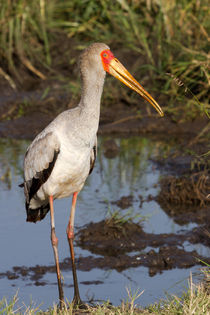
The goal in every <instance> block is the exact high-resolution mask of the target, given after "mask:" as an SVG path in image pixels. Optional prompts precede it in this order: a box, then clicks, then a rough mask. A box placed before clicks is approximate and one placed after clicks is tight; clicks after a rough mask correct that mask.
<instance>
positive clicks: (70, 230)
mask: <svg viewBox="0 0 210 315" xmlns="http://www.w3.org/2000/svg"><path fill="white" fill-rule="evenodd" d="M77 195H78V192H75V193H74V194H73V198H72V206H71V213H70V217H69V222H68V225H67V229H66V234H67V239H68V242H69V248H70V253H71V263H72V273H73V279H74V298H73V302H74V303H75V304H76V305H82V304H83V303H82V301H81V298H80V295H79V286H78V281H77V273H76V266H75V259H74V245H73V240H74V215H75V209H76V202H77Z"/></svg>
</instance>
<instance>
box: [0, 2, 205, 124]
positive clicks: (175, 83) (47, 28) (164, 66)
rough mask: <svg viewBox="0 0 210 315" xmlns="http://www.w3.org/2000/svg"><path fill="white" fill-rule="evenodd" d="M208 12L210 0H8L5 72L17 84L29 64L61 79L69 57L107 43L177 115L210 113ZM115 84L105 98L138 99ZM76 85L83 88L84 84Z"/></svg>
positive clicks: (2, 35) (2, 25) (0, 69)
mask: <svg viewBox="0 0 210 315" xmlns="http://www.w3.org/2000/svg"><path fill="white" fill-rule="evenodd" d="M209 14H210V7H209V2H208V0H202V1H197V0H190V1H188V0H181V1H179V0H172V1H167V0H162V1H158V0H139V1H136V0H117V1H111V0H100V1H96V0H87V1H80V2H78V1H77V0H71V1H70V0H68V1H64V0H19V1H11V0H2V1H1V4H0V75H1V76H3V77H4V78H5V79H6V80H7V81H8V82H9V84H10V85H11V86H12V87H13V88H14V89H15V88H16V87H17V86H19V85H20V84H21V82H22V75H21V71H23V69H25V71H28V72H30V73H31V74H33V76H35V77H38V78H40V79H42V80H45V79H46V78H50V77H52V76H54V77H55V76H57V78H58V77H59V78H61V77H62V68H63V67H64V64H65V62H63V61H62V59H65V58H66V59H65V60H67V63H68V65H67V66H71V65H72V64H74V63H75V60H76V57H75V56H77V55H78V51H80V50H81V49H83V48H84V47H86V46H87V45H88V44H89V43H90V42H94V41H103V42H106V43H107V44H108V45H110V46H111V47H112V49H113V51H114V52H116V54H117V53H118V54H117V55H121V54H123V60H124V61H125V62H124V63H126V61H127V62H128V63H129V64H130V66H129V67H131V69H130V70H131V72H132V73H134V74H135V76H136V77H137V78H138V79H139V80H140V79H141V82H142V81H143V82H142V83H143V85H144V83H146V86H147V88H148V89H149V90H150V91H151V89H153V93H154V94H156V95H157V97H158V99H159V100H160V103H161V105H164V103H165V107H164V110H165V111H167V112H168V113H170V114H171V115H172V116H173V117H174V118H175V119H182V118H184V117H185V118H186V117H187V118H194V117H196V116H198V115H203V114H206V115H209V109H210V107H209V103H208V92H209V83H210V76H209V69H210V61H209V60H210V56H209V41H210V38H209V29H210V19H209ZM61 38H62V43H63V45H61ZM65 42H69V45H68V49H65V47H64V46H65V45H64V43H65ZM60 46H62V47H64V48H63V51H62V47H60ZM58 48H59V49H58ZM67 50H68V51H67ZM73 51H76V52H77V53H76V54H75V53H74V54H73V53H72V52H73ZM67 56H68V58H67ZM126 58H127V59H126ZM121 59H122V58H121ZM131 61H132V62H131ZM59 66H60V69H59ZM69 75H71V73H70V74H69ZM65 76H66V74H65ZM63 79H64V75H63V77H62V80H63ZM68 80H69V79H68ZM109 84H110V87H112V90H111V93H110V91H108V89H106V91H105V93H106V94H105V96H104V97H105V98H106V100H107V102H106V103H109V102H108V100H109V101H110V102H112V101H113V100H114V99H115V102H116V99H117V98H118V99H119V98H120V97H122V93H124V94H123V97H124V98H125V99H127V100H129V101H130V100H131V98H132V95H133V94H132V93H131V92H130V91H129V90H127V89H125V90H124V91H123V92H122V89H120V93H119V92H118V85H117V84H115V85H113V84H112V81H111V80H110V83H109ZM70 89H71V91H72V90H73V92H74V93H76V94H77V93H78V85H77V84H76V85H75V83H72V84H70ZM151 92H152V91H151ZM158 95H159V96H158ZM132 101H133V102H134V101H135V100H133V99H132Z"/></svg>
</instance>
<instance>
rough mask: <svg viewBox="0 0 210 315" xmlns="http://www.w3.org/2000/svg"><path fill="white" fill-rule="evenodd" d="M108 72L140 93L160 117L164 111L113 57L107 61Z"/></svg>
mask: <svg viewBox="0 0 210 315" xmlns="http://www.w3.org/2000/svg"><path fill="white" fill-rule="evenodd" d="M109 73H110V74H111V75H113V76H114V77H115V78H117V79H118V80H120V81H121V82H123V83H124V84H125V85H127V86H128V87H129V88H131V89H132V90H134V91H136V92H137V93H138V94H140V95H141V96H142V97H143V98H144V99H145V100H146V101H147V102H149V103H150V104H151V105H152V106H153V107H154V108H155V109H156V110H157V111H158V113H159V114H160V116H161V117H163V116H164V113H163V111H162V109H161V107H160V106H159V105H158V103H157V102H156V101H155V100H154V98H153V97H152V96H151V95H150V94H149V93H148V92H147V91H146V90H145V89H144V88H143V87H142V86H141V85H140V84H139V83H138V82H137V81H136V79H134V77H133V76H132V75H131V74H130V73H129V72H128V70H127V69H126V68H125V67H124V66H123V65H122V64H121V63H120V61H119V60H118V59H117V58H113V59H112V60H111V61H110V63H109Z"/></svg>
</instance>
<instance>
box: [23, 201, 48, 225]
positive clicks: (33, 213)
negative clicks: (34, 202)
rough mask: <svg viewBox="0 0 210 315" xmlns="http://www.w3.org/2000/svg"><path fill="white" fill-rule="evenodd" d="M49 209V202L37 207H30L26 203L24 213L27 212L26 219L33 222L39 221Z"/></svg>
mask: <svg viewBox="0 0 210 315" xmlns="http://www.w3.org/2000/svg"><path fill="white" fill-rule="evenodd" d="M49 210H50V205H49V203H47V204H46V205H43V206H41V207H39V208H37V209H30V208H29V205H28V204H27V203H26V214H27V218H26V221H27V222H34V223H36V222H37V221H41V220H43V219H44V217H45V216H46V214H47V213H48V211H49Z"/></svg>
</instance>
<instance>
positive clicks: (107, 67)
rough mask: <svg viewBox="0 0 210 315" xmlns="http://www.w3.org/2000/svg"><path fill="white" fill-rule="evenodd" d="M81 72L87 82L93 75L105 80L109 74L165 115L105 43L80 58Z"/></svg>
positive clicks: (89, 49)
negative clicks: (106, 74)
mask: <svg viewBox="0 0 210 315" xmlns="http://www.w3.org/2000/svg"><path fill="white" fill-rule="evenodd" d="M80 70H81V73H82V76H83V77H87V80H90V79H91V73H92V75H95V76H96V75H97V77H98V78H99V77H101V78H104V77H105V73H106V72H108V73H109V74H111V75H112V76H114V77H115V78H117V79H118V80H120V81H121V82H123V83H124V84H125V85H127V86H128V87H129V88H131V89H132V90H134V91H136V92H137V93H138V94H140V95H141V96H142V97H143V98H144V99H145V100H146V101H148V102H149V103H150V104H151V105H152V106H153V107H154V108H155V109H156V110H157V111H158V113H159V114H160V116H163V115H164V113H163V111H162V109H161V107H160V106H159V105H158V103H157V102H156V101H155V100H154V99H153V97H152V96H151V95H150V94H149V93H148V92H147V91H146V90H145V89H144V88H143V87H142V86H141V85H140V84H139V83H138V82H137V81H136V80H135V79H134V77H133V76H132V75H131V74H130V73H129V72H128V70H127V69H126V68H125V67H124V66H123V65H122V64H121V63H120V61H119V60H118V59H117V58H115V56H114V55H113V53H112V52H111V50H110V48H109V47H108V46H107V45H106V44H103V43H94V44H92V45H90V46H89V47H88V48H86V49H85V50H84V52H83V53H82V55H81V58H80ZM88 77H89V78H88Z"/></svg>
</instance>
